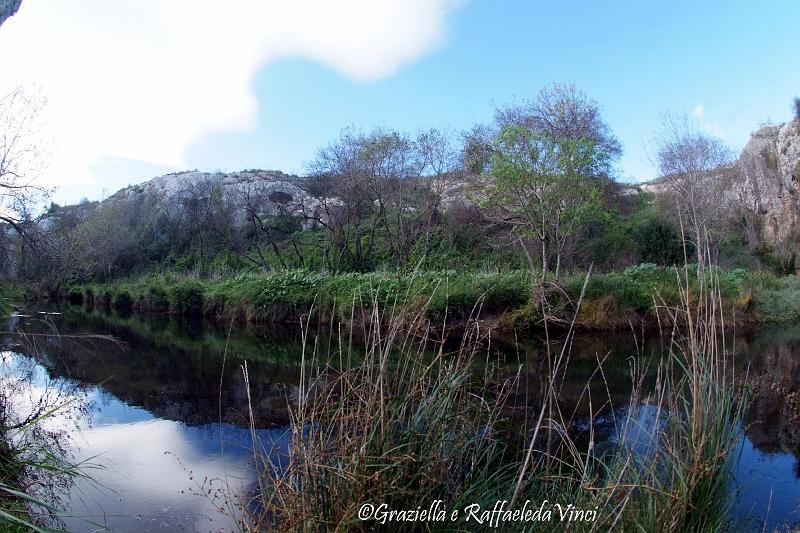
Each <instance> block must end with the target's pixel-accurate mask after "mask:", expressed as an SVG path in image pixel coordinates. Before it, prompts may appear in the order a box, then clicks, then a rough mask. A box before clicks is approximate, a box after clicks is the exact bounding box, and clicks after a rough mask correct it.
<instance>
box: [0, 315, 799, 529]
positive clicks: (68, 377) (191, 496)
mask: <svg viewBox="0 0 800 533" xmlns="http://www.w3.org/2000/svg"><path fill="white" fill-rule="evenodd" d="M40 311H46V312H50V313H61V314H47V315H44V314H41V313H40ZM28 314H29V315H30V316H29V317H17V318H15V319H14V321H13V322H14V323H15V325H16V326H17V327H18V328H19V329H20V330H21V331H23V332H27V333H28V337H27V338H25V339H21V338H20V337H19V336H7V337H6V338H5V339H4V340H3V343H4V344H3V346H4V351H3V352H2V354H3V359H4V361H5V363H4V364H5V365H6V366H5V367H4V368H6V369H7V370H8V369H10V368H16V367H19V366H21V365H28V367H31V366H32V367H33V368H34V369H35V372H34V374H35V376H34V379H33V380H32V387H33V388H34V389H35V388H37V387H38V388H43V387H47V386H53V385H54V384H56V385H58V384H61V385H62V386H64V385H65V386H68V388H69V391H70V394H74V395H76V397H78V396H79V397H80V398H79V400H80V401H81V402H82V404H83V405H85V406H86V408H85V409H83V410H81V411H80V413H81V414H80V416H78V417H77V420H73V421H71V422H74V423H66V421H59V422H58V423H59V424H61V425H60V427H61V429H62V430H63V432H64V437H65V442H67V441H68V442H69V449H70V450H71V453H72V454H73V457H74V459H77V460H88V461H89V462H90V463H91V464H94V465H98V466H100V467H101V468H99V469H92V470H91V476H92V477H93V480H91V481H89V480H85V479H80V478H79V479H77V480H76V481H75V483H74V485H73V486H71V487H70V489H69V490H68V491H65V492H66V495H65V496H64V497H63V499H62V500H63V501H61V502H60V505H61V506H62V507H63V508H64V509H65V511H66V512H65V513H64V517H63V520H64V522H65V525H66V526H67V528H68V529H69V530H71V531H96V530H98V529H99V528H102V527H107V528H109V529H111V530H115V531H179V530H187V531H220V530H221V531H226V530H230V529H231V528H233V527H234V525H235V524H234V522H233V518H232V517H235V516H238V515H239V510H238V509H236V508H235V505H232V506H228V505H226V503H225V502H227V501H230V500H231V498H230V497H231V496H236V497H237V498H238V500H239V501H241V502H246V501H247V500H248V498H249V497H250V496H251V495H252V493H253V491H254V490H255V487H256V474H255V469H254V466H253V460H252V443H253V437H254V434H255V437H256V438H257V439H258V440H259V441H260V442H261V443H262V444H263V445H265V446H266V447H267V448H269V449H272V450H274V454H275V457H276V460H277V461H278V462H279V461H280V455H281V452H283V453H285V450H286V446H287V436H286V433H285V429H284V428H285V426H286V424H287V422H288V417H287V405H288V404H289V403H291V402H292V401H293V400H294V398H295V397H296V394H297V387H296V385H297V383H298V381H299V374H300V372H299V370H300V358H301V338H300V328H299V326H298V327H291V326H290V327H284V328H276V327H263V326H262V327H258V326H247V327H223V326H220V325H216V324H211V323H209V322H205V321H203V320H174V319H166V318H147V319H144V318H141V317H137V316H123V315H119V314H117V313H113V312H101V311H90V312H87V311H85V310H83V309H82V308H79V307H70V306H67V307H61V308H56V307H47V308H32V309H31V310H29V311H28ZM52 331H58V333H59V334H60V336H58V337H51V336H49V335H46V334H47V333H49V332H52ZM84 335H109V336H113V337H114V339H116V340H111V339H110V338H105V337H85V336H84ZM319 335H320V338H321V339H322V341H323V342H325V343H326V342H328V341H330V340H331V339H330V332H325V331H320V332H319ZM497 346H499V347H500V348H498V349H497V350H499V351H494V352H493V353H492V355H491V357H496V358H498V359H499V360H500V361H501V362H503V363H504V364H506V365H508V367H509V368H515V367H516V366H517V365H522V368H523V374H524V377H525V380H524V382H525V384H526V385H525V386H526V387H529V388H530V391H531V395H532V396H535V395H536V394H537V393H538V388H539V386H540V384H541V381H542V376H543V369H544V364H545V363H544V359H545V358H544V357H543V353H544V348H543V340H542V339H537V338H535V337H534V338H530V339H526V340H525V341H524V342H521V343H519V346H517V347H513V348H511V347H508V346H507V345H506V346H505V347H503V346H504V345H503V344H502V343H499V344H497ZM659 350H660V345H659V342H658V340H657V339H647V340H646V342H642V341H641V340H639V341H638V342H634V337H633V334H630V333H620V334H613V335H609V334H603V335H595V336H586V335H584V336H579V337H578V338H577V339H576V340H575V343H574V347H573V352H572V357H571V361H570V366H569V371H568V372H567V375H566V376H565V379H564V386H563V387H562V399H563V400H564V401H565V402H566V404H570V402H572V403H573V404H577V414H576V419H580V418H581V417H582V416H584V417H585V415H586V414H588V412H586V413H582V412H581V410H582V409H586V406H585V405H583V404H582V403H580V402H578V399H579V398H581V396H582V395H583V388H584V384H585V382H586V378H587V377H588V376H589V375H591V374H592V373H593V372H595V370H596V368H597V362H598V360H603V361H604V362H603V379H602V380H599V379H595V380H593V382H592V393H593V395H594V397H600V395H603V394H604V395H605V397H609V396H610V397H611V400H612V403H613V405H614V406H615V407H616V408H617V409H624V408H625V407H626V406H627V403H628V395H629V391H630V388H631V377H630V376H631V372H630V369H631V363H632V361H639V360H641V359H642V358H647V356H648V354H655V353H658V352H659ZM735 350H736V353H737V355H736V368H737V372H739V373H740V374H741V375H744V374H745V373H748V375H750V376H752V377H758V379H756V380H753V383H755V390H754V396H753V401H752V403H751V406H750V408H749V410H748V412H747V414H746V417H745V421H744V426H743V428H742V438H741V441H740V443H739V449H738V450H737V455H738V457H739V461H738V462H737V466H736V471H735V472H732V476H733V479H734V480H735V487H736V497H735V500H734V507H733V509H732V516H733V517H734V518H737V519H740V520H747V519H749V520H751V522H749V523H751V524H752V525H753V528H754V529H756V530H761V528H762V526H763V520H766V522H767V526H768V528H776V527H780V526H783V525H789V526H793V525H798V524H800V513H798V510H800V505H799V504H800V479H799V478H798V475H800V467H798V458H799V457H800V424H798V421H799V420H800V397H799V396H798V391H800V324H795V325H781V326H780V327H773V328H764V329H762V330H760V331H757V332H755V333H753V334H750V335H746V336H739V337H737V338H736V339H735ZM609 354H611V355H609ZM607 355H608V357H606V356H607ZM245 365H246V369H247V374H248V376H249V384H250V386H249V388H248V387H247V386H246V384H245V380H244V367H245ZM248 390H249V395H248ZM250 406H252V412H253V413H254V418H253V420H252V422H253V426H254V427H253V429H254V430H255V431H254V432H253V431H251V428H250V418H249V412H250ZM641 412H642V413H644V415H643V416H646V409H642V410H641ZM599 426H600V425H599V424H598V427H599ZM645 426H646V424H645ZM610 431H613V429H612V430H610ZM234 501H235V499H234Z"/></svg>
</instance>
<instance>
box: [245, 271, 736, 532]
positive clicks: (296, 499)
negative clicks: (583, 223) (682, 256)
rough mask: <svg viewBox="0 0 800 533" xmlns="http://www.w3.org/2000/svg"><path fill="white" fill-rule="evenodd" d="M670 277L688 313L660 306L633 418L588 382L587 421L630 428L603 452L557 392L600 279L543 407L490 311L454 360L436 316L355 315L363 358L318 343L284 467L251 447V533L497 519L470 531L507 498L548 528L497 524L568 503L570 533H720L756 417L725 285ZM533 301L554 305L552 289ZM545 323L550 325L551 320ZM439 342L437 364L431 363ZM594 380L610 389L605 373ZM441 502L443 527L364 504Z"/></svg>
mask: <svg viewBox="0 0 800 533" xmlns="http://www.w3.org/2000/svg"><path fill="white" fill-rule="evenodd" d="M688 272H690V273H693V272H694V270H693V269H691V268H690V269H688ZM627 275H629V276H630V277H634V278H635V276H638V275H641V273H636V272H634V273H629V274H627ZM671 275H672V290H673V291H674V292H673V293H671V294H674V295H675V298H676V302H675V303H670V302H668V301H667V300H666V299H665V298H663V297H659V295H658V293H655V294H653V295H652V301H653V302H654V304H655V305H656V306H657V308H658V316H659V318H660V319H659V324H662V326H663V328H664V329H663V335H664V342H665V344H666V345H667V346H668V347H669V349H668V355H666V356H665V357H664V358H663V359H662V360H660V361H657V362H655V363H654V364H655V365H656V367H657V379H656V384H655V386H654V387H653V388H652V389H647V390H645V389H644V387H643V379H642V376H644V375H645V374H647V373H648V372H647V369H648V365H647V364H646V363H645V361H646V357H644V354H643V356H642V357H641V358H639V359H637V360H636V361H634V362H632V364H633V369H632V383H633V385H632V387H633V390H632V395H631V401H630V404H629V405H628V407H627V409H624V410H623V411H620V410H619V409H612V408H611V407H612V406H610V405H608V402H609V399H605V400H604V399H603V398H602V397H594V398H592V397H591V396H589V394H590V393H589V391H590V390H591V389H590V386H589V385H590V383H589V382H590V381H591V378H590V380H589V381H587V384H586V388H585V394H586V395H587V396H588V397H587V398H585V399H586V400H588V401H589V405H590V413H592V414H593V415H596V414H600V413H604V414H605V416H611V417H612V418H614V417H619V419H618V420H616V421H615V422H614V424H613V426H614V431H613V436H612V438H611V439H609V440H607V441H604V442H603V443H602V444H601V441H600V439H599V437H598V436H596V435H595V433H594V426H593V424H592V423H590V424H589V429H588V438H583V439H578V438H576V437H575V427H576V423H577V421H576V420H574V418H573V416H574V414H571V413H570V411H569V408H568V406H567V405H566V404H564V402H563V401H562V399H561V397H560V394H559V386H560V382H561V378H560V376H562V375H563V372H564V371H565V370H566V368H567V366H568V364H569V359H570V352H569V350H570V348H569V347H570V345H571V343H570V342H569V338H570V336H571V335H572V334H573V332H574V330H575V327H574V326H575V324H576V322H577V320H578V317H579V316H580V314H581V311H580V308H581V305H582V303H583V300H584V299H588V298H590V297H591V296H590V295H591V294H592V290H594V289H593V285H592V281H591V278H590V277H588V276H587V277H584V280H583V284H582V285H581V286H580V288H579V292H578V295H577V298H576V299H575V301H574V303H573V305H572V306H571V312H572V317H571V320H570V322H569V327H568V329H567V339H566V340H565V342H564V343H563V344H562V346H563V348H562V349H561V350H559V351H558V352H552V353H551V352H550V349H549V346H550V345H549V344H548V345H547V346H548V349H547V353H546V354H545V356H544V357H546V360H547V365H546V367H547V368H548V369H549V371H548V374H547V375H546V376H544V378H545V382H546V385H545V387H544V389H543V392H542V395H541V397H540V398H538V399H526V398H524V397H521V396H520V390H519V388H518V386H519V374H518V373H513V372H512V373H511V374H508V373H507V372H505V373H504V372H503V371H502V370H501V368H500V367H499V366H498V365H495V364H494V363H493V361H492V359H491V355H490V354H491V351H490V350H488V349H487V346H486V342H485V341H486V339H485V338H484V336H483V332H484V329H483V328H482V327H481V323H480V321H477V320H474V319H475V317H476V316H478V315H479V313H480V312H481V310H480V304H481V302H480V301H478V305H477V306H475V307H474V309H473V311H474V312H473V313H472V314H470V315H469V316H468V322H467V323H468V327H467V328H465V330H464V332H463V336H462V337H461V339H460V343H456V347H455V348H454V349H452V350H449V351H448V350H446V349H445V346H446V345H445V344H444V343H442V342H440V341H439V340H438V339H440V338H441V336H440V335H437V334H435V333H436V332H435V331H434V330H432V329H431V326H430V322H429V321H427V320H426V319H425V318H424V317H425V315H426V313H427V310H426V308H425V306H424V305H423V306H420V307H417V308H407V307H404V308H394V309H392V310H391V311H389V312H386V313H384V312H382V311H381V307H380V305H379V301H380V298H381V297H380V296H378V295H376V296H375V297H374V298H373V299H372V302H373V306H372V307H371V308H365V309H364V308H362V309H360V310H357V309H355V308H352V309H351V313H353V314H358V313H363V314H364V315H366V317H367V319H365V320H361V321H357V322H358V323H359V324H360V327H361V328H363V329H360V330H359V331H358V332H356V334H363V335H364V338H365V340H366V345H367V355H366V357H364V358H363V359H361V360H359V361H357V362H352V363H350V364H348V361H349V360H350V356H349V346H350V342H349V341H348V338H350V337H351V336H352V335H353V334H354V331H353V329H352V327H351V329H350V331H349V334H345V335H343V336H342V337H341V342H340V344H339V345H338V346H337V347H335V348H334V349H333V352H334V354H335V353H338V354H339V357H340V359H341V360H343V361H344V363H343V364H342V365H341V368H343V369H344V370H341V371H336V370H333V369H331V368H330V367H328V366H327V365H325V364H323V363H322V361H325V360H328V359H329V358H330V357H331V354H330V352H326V351H325V349H323V348H322V347H321V346H322V345H323V344H324V343H321V342H318V341H317V340H316V339H313V338H312V337H309V336H308V335H307V333H306V335H305V343H304V346H305V348H304V358H305V359H308V360H310V361H311V364H310V365H305V364H304V365H303V366H302V368H303V369H304V372H306V374H305V375H304V376H303V377H302V379H301V388H300V391H299V394H298V399H297V403H296V405H294V406H293V407H292V416H291V426H290V430H291V439H292V440H291V445H290V448H289V452H288V453H289V456H288V459H287V461H286V463H285V464H282V465H278V464H275V463H273V461H272V458H273V457H274V453H273V450H269V449H264V448H258V446H257V450H260V453H259V452H258V451H257V454H256V457H257V460H258V464H260V465H261V467H260V477H259V479H260V482H259V495H258V501H257V504H256V505H254V506H251V507H250V508H251V509H257V510H258V512H254V513H252V514H249V515H246V516H243V517H239V519H240V520H241V523H242V524H244V525H245V526H244V527H247V528H253V529H259V530H281V531H373V530H376V529H378V530H387V531H390V530H397V529H398V528H399V529H402V530H408V531H429V530H442V531H453V530H458V531H482V530H487V531H488V530H494V529H495V528H494V527H493V526H492V524H491V523H490V522H488V521H487V522H484V523H478V522H476V521H475V515H470V513H469V512H468V509H475V507H474V506H477V507H478V508H480V509H482V510H487V509H488V510H491V509H492V508H494V505H495V503H496V502H497V501H505V502H506V504H507V505H506V508H511V509H518V508H520V507H521V506H523V505H524V502H526V501H530V502H533V507H534V508H538V507H539V505H540V503H541V502H543V501H544V500H547V501H548V502H549V503H547V504H544V503H541V505H543V506H544V508H545V509H549V510H550V512H551V520H550V521H540V522H526V523H525V524H520V523H519V522H517V523H501V525H502V526H503V527H502V528H501V529H512V530H516V529H522V526H523V525H524V526H526V527H527V529H526V530H528V531H551V530H552V529H553V527H554V525H553V524H554V522H556V527H559V524H558V523H557V522H558V514H557V513H558V510H557V509H556V508H554V507H553V504H554V503H561V504H562V505H564V504H566V503H571V504H573V505H574V506H575V509H577V510H578V511H576V512H579V515H580V517H581V518H582V519H581V520H577V521H574V522H572V523H571V524H570V527H571V529H572V530H575V531H590V530H591V531H672V532H689V531H723V530H726V529H727V528H729V527H731V525H732V524H730V523H729V521H728V518H727V515H726V511H727V508H728V505H729V503H730V494H731V492H730V486H729V485H730V481H731V476H730V472H731V467H732V464H733V462H734V461H735V455H734V453H733V450H735V449H736V444H737V442H738V438H739V433H738V428H739V425H740V422H741V419H742V410H743V406H744V405H745V397H744V396H742V395H740V394H738V392H737V390H736V389H735V379H734V378H735V376H734V375H733V365H732V364H731V359H730V357H731V356H730V354H729V353H728V352H727V351H725V348H724V346H725V343H724V339H723V340H720V338H719V336H720V334H721V332H723V331H724V327H723V326H724V324H723V322H724V321H725V320H728V317H727V316H726V312H727V311H729V309H727V308H726V307H725V305H724V302H723V300H724V293H725V291H728V290H730V289H731V288H730V287H726V283H727V282H728V281H730V280H729V279H726V277H727V276H728V275H723V273H721V272H719V271H718V270H710V271H708V272H706V273H705V274H704V275H703V277H702V278H701V279H700V280H699V281H698V280H697V279H696V278H695V279H694V281H692V275H686V273H685V272H684V273H681V271H679V270H675V269H673V270H672V274H671ZM617 282H618V280H617V279H615V278H612V279H611V280H609V279H605V280H602V281H601V283H617ZM664 283H667V281H666V279H664ZM606 286H608V285H606ZM626 290H627V289H626ZM536 294H538V296H539V298H540V302H539V306H540V308H545V307H546V305H547V304H546V302H545V299H546V297H547V291H546V290H544V289H543V288H539V290H537V291H536ZM434 299H435V294H434V295H432V296H430V297H429V300H428V301H429V302H433V301H434ZM587 301H588V300H587ZM541 316H542V319H543V321H544V323H545V326H547V323H548V319H547V313H542V314H541ZM307 326H308V323H307V322H306V323H305V324H304V327H305V328H306V329H305V331H306V332H307V331H308V329H307ZM547 331H548V328H547V327H545V332H547ZM431 347H433V348H434V350H433V355H426V354H430V353H431ZM437 347H438V349H436V348H437ZM478 363H480V364H478ZM307 368H309V369H312V370H307ZM594 376H595V377H597V376H602V364H601V363H598V368H597V370H596V372H595V375H594ZM606 386H607V384H606ZM609 398H610V391H609ZM644 415H646V416H644ZM590 418H592V419H593V418H594V416H591V417H590ZM437 500H439V501H440V502H441V504H440V505H441V507H442V508H443V509H445V510H446V515H445V516H444V517H442V519H441V521H433V522H431V521H428V522H424V521H423V522H419V521H418V522H403V523H400V522H398V520H399V519H400V517H401V516H402V515H396V516H395V517H394V518H391V516H390V515H388V514H380V513H379V514H378V515H376V514H375V513H374V512H371V513H369V519H368V520H363V517H362V516H359V512H361V511H363V508H362V505H363V504H365V503H369V504H373V505H375V506H378V505H380V504H385V505H386V507H385V508H381V509H385V510H386V511H387V512H388V511H389V510H395V511H400V510H414V509H420V508H422V509H427V508H428V506H429V505H431V504H432V503H433V502H435V501H437ZM373 511H374V510H373ZM452 511H456V514H455V515H451V513H452ZM595 512H596V514H595ZM553 515H555V516H556V518H553ZM384 519H386V520H389V521H388V522H385V521H383V520H384ZM392 520H394V521H392ZM563 526H564V524H561V527H563Z"/></svg>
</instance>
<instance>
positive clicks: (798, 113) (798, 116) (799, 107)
mask: <svg viewBox="0 0 800 533" xmlns="http://www.w3.org/2000/svg"><path fill="white" fill-rule="evenodd" d="M794 118H795V120H800V98H798V97H795V99H794Z"/></svg>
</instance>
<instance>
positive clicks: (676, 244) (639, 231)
mask: <svg viewBox="0 0 800 533" xmlns="http://www.w3.org/2000/svg"><path fill="white" fill-rule="evenodd" d="M633 242H634V243H635V253H636V259H637V261H639V262H642V263H656V264H659V265H667V266H669V265H677V264H681V263H683V260H684V248H683V243H684V242H685V241H684V239H682V238H681V235H680V233H679V232H678V230H677V229H676V228H675V226H674V225H673V224H671V223H670V222H668V221H667V220H664V219H663V218H655V217H654V218H651V219H649V220H647V221H645V222H644V223H643V224H642V225H641V226H639V227H638V228H636V229H635V230H634V234H633ZM692 253H693V251H690V250H687V254H692Z"/></svg>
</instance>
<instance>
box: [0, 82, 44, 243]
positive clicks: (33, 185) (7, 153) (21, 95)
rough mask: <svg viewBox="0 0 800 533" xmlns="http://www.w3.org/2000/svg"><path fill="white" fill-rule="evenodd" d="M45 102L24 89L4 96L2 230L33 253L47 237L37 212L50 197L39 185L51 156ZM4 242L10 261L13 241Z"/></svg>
mask: <svg viewBox="0 0 800 533" xmlns="http://www.w3.org/2000/svg"><path fill="white" fill-rule="evenodd" d="M45 103H46V102H45V100H44V99H43V98H41V97H40V96H39V95H37V94H34V93H32V92H30V91H26V90H25V89H24V88H23V87H21V86H20V87H17V88H15V89H14V90H13V91H11V92H10V93H8V94H6V95H5V96H2V97H0V231H2V232H3V234H4V235H5V230H6V228H10V229H11V231H12V232H14V233H16V235H17V236H18V237H19V238H20V239H21V243H22V244H21V246H23V247H27V248H28V250H33V251H37V250H39V248H40V247H41V243H42V236H43V235H42V233H41V231H39V228H38V225H37V224H35V221H34V216H33V210H34V209H35V207H36V206H37V205H39V203H41V202H43V201H44V200H45V198H46V197H47V196H48V194H49V191H48V190H47V189H46V188H44V187H42V186H41V185H40V184H39V183H38V179H39V178H40V176H41V173H42V172H43V171H44V168H45V161H46V155H47V150H46V145H45V142H44V140H43V139H44V136H43V131H44V122H43V120H42V109H43V107H44V106H45ZM2 226H5V227H6V228H3V227H2ZM3 241H4V242H0V246H3V248H2V250H0V251H2V253H3V255H4V256H5V257H6V258H8V257H9V248H8V246H9V244H10V243H11V242H12V240H9V239H7V238H6V239H3Z"/></svg>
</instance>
